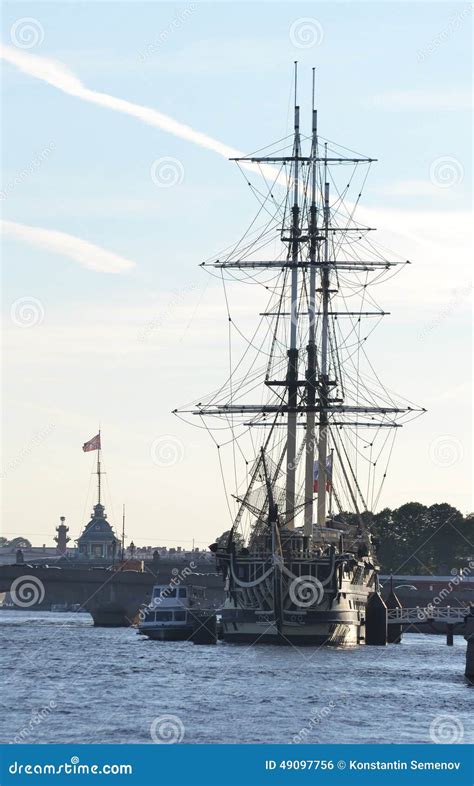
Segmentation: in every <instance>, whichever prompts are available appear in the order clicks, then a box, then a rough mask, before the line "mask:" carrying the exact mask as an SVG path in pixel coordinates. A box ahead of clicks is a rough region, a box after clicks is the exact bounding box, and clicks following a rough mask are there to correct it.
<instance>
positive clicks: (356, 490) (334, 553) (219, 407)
mask: <svg viewBox="0 0 474 786" xmlns="http://www.w3.org/2000/svg"><path fill="white" fill-rule="evenodd" d="M296 88H297V71H296V65H295V106H294V127H293V130H292V133H291V134H290V136H289V137H287V138H285V139H284V140H279V142H278V143H275V145H274V146H270V147H269V148H265V150H264V151H263V152H264V155H262V154H261V153H260V151H258V152H257V153H254V154H251V155H247V156H242V157H239V158H236V159H233V160H235V161H237V163H238V165H239V168H241V169H242V170H245V173H244V172H243V174H244V177H245V179H246V180H247V181H248V185H249V186H250V187H251V188H252V190H253V192H254V194H255V195H256V197H257V199H258V201H259V211H258V217H257V219H256V220H255V221H254V222H253V223H252V225H251V227H250V229H249V230H248V231H247V232H246V233H245V234H244V236H243V238H242V240H241V241H240V242H239V243H238V244H237V245H235V246H233V247H232V248H231V249H230V250H228V251H227V252H226V253H225V254H223V255H221V257H220V258H219V259H217V260H214V261H212V262H210V263H204V266H205V267H207V268H209V269H210V270H211V272H212V269H214V270H216V271H217V272H215V273H214V275H218V276H219V278H220V279H221V281H222V285H223V287H224V294H225V302H226V305H227V309H228V326H229V350H230V353H231V359H233V358H235V357H236V351H235V347H234V346H233V345H232V335H233V336H235V337H237V339H239V341H240V342H241V343H243V350H242V353H241V355H240V358H239V360H238V362H237V363H236V364H234V365H233V367H232V368H231V370H230V373H229V377H228V379H227V380H226V382H225V383H224V384H223V385H222V387H220V388H219V389H218V390H217V391H215V392H214V393H213V394H212V395H210V396H208V397H207V398H206V399H201V400H200V401H199V402H198V403H193V405H191V407H190V408H188V407H186V408H183V409H181V410H176V413H177V414H180V413H193V414H194V415H197V416H198V417H199V418H200V420H201V423H202V424H204V425H205V426H206V428H208V429H209V432H210V434H211V436H212V438H213V439H214V442H215V444H216V445H217V448H218V452H219V461H220V463H221V469H222V470H223V473H224V468H223V462H222V454H223V448H224V446H225V445H227V446H230V448H231V455H232V460H233V461H234V465H235V472H232V473H231V475H232V476H233V478H234V479H235V493H234V495H233V496H234V504H235V510H234V511H233V516H234V518H233V523H232V526H231V528H230V530H229V531H228V532H227V533H226V535H225V536H224V537H221V538H220V539H219V540H218V541H217V542H216V543H214V544H213V545H212V546H211V547H210V548H211V550H212V551H213V552H214V553H215V556H216V559H217V564H218V567H219V569H220V570H221V571H222V573H223V576H224V580H225V590H226V601H225V605H224V607H223V609H222V625H223V638H224V640H225V641H228V642H250V643H256V642H274V643H283V644H284V643H288V644H312V645H319V644H337V645H355V644H358V643H363V642H364V640H365V625H366V610H367V604H368V601H369V599H370V597H371V596H372V595H373V594H374V593H377V592H378V579H377V573H378V567H377V558H376V554H375V549H374V543H373V541H372V537H371V534H370V532H369V531H368V529H367V527H366V525H365V517H364V511H367V510H368V509H369V505H370V504H371V503H372V505H374V504H375V505H376V503H377V502H378V497H379V495H380V491H381V485H380V487H379V486H378V485H377V484H378V481H377V483H376V480H375V478H376V474H377V473H378V471H379V469H380V468H382V483H383V480H384V479H385V476H386V472H387V465H386V464H385V463H384V461H385V459H384V456H386V454H387V451H388V453H390V454H391V450H392V448H393V439H394V437H395V434H396V433H397V430H398V428H399V427H400V426H401V425H402V421H403V420H404V419H406V418H407V416H408V417H411V416H415V415H417V414H418V413H419V412H421V411H422V410H420V409H417V408H416V407H414V406H411V405H408V404H406V403H405V402H403V404H400V403H399V402H398V401H395V399H394V395H393V394H392V393H391V392H389V391H387V390H386V389H385V388H384V387H383V385H382V383H381V382H380V379H379V377H378V376H377V374H376V373H375V371H374V369H373V366H372V364H371V363H370V361H369V360H368V358H367V356H366V352H365V340H366V338H367V336H366V335H365V333H364V332H363V328H362V325H363V321H364V318H365V317H367V319H374V318H375V321H376V322H378V321H379V320H380V319H381V318H382V317H383V316H384V313H385V312H383V311H382V310H381V309H380V307H378V306H377V304H376V301H375V298H374V296H373V295H372V294H371V292H370V283H371V281H370V280H371V278H372V279H374V282H375V283H376V284H379V283H380V282H381V280H383V279H384V278H387V277H389V276H391V275H392V274H393V272H394V271H393V268H394V266H396V265H399V266H402V265H403V264H404V263H405V260H403V261H402V260H398V261H397V260H387V259H386V258H385V253H384V252H383V251H382V250H381V249H380V248H379V247H378V246H377V245H376V244H375V243H373V242H372V240H371V235H370V234H369V233H370V231H371V228H370V227H367V226H365V224H364V223H361V222H360V221H359V220H358V218H357V216H358V213H357V208H358V205H359V199H360V196H361V192H362V187H361V186H360V185H358V184H357V183H358V181H357V178H358V177H359V178H360V177H362V181H363V182H362V186H363V184H365V180H366V177H367V173H368V168H370V165H371V163H372V162H373V161H374V160H375V159H372V158H367V157H365V156H362V155H360V154H357V153H355V152H354V151H351V150H349V149H347V148H342V147H341V146H339V145H336V144H335V143H333V142H331V141H329V140H326V139H323V138H322V137H321V136H320V135H319V133H318V112H317V109H316V108H315V75H314V69H313V90H312V96H313V99H312V113H311V118H312V123H311V133H310V134H309V135H308V136H304V135H303V134H302V133H301V131H300V108H299V106H298V105H297V99H296V95H297V90H296ZM305 148H306V150H305ZM344 168H345V169H344ZM249 170H250V171H252V170H253V171H254V173H256V175H257V176H258V177H259V178H260V180H259V181H258V183H257V185H256V186H255V185H253V184H252V183H251V182H250V181H249V178H248V175H247V171H249ZM341 170H342V171H343V172H344V175H343V177H344V180H343V182H342V186H341V185H340V178H339V177H338V176H337V175H336V174H335V173H336V172H337V171H339V172H340V171H341ZM348 170H349V173H350V174H349V175H348V176H347V175H346V174H345V173H346V172H347V171H348ZM361 173H362V174H361ZM354 187H355V196H354V198H353V199H352V200H351V198H350V197H351V189H352V190H353V189H354ZM262 218H264V219H265V220H264V222H263V223H262V224H258V221H259V220H261V219H262ZM236 279H237V280H239V282H242V283H246V284H252V285H255V284H257V285H261V287H262V288H263V290H264V291H265V292H266V294H267V308H266V310H265V311H264V312H262V313H261V315H260V322H259V326H258V328H257V330H256V331H255V332H252V333H251V334H250V335H246V334H245V332H244V331H243V330H242V329H240V328H239V327H238V326H237V325H236V322H235V319H234V318H233V316H232V313H231V307H230V305H229V303H230V297H229V290H230V285H231V283H233V282H234V281H235V280H236ZM254 289H255V287H254ZM240 310H242V304H240ZM232 331H233V334H232ZM259 360H260V363H261V362H262V361H263V366H262V365H259V364H258V361H259ZM364 369H366V370H367V372H368V373H366V371H365V370H364ZM259 389H260V390H261V391H262V394H261V396H258V398H257V403H255V398H253V397H254V396H256V395H257V393H258V390H259ZM215 418H217V419H218V420H219V421H220V422H219V425H218V426H217V427H216V428H217V430H216V431H214V430H213V424H214V423H215V420H214V419H215ZM209 423H210V425H209ZM226 431H227V437H223V436H222V435H223V434H225V433H226ZM391 433H393V439H390V434H391ZM214 434H217V436H214ZM239 462H241V464H242V466H243V480H239V477H238V471H237V470H238V464H239ZM377 490H378V491H377ZM347 510H352V515H350V516H349V515H347V514H346V513H345V512H344V511H347Z"/></svg>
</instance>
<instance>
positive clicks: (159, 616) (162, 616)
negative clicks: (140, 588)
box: [155, 611, 173, 622]
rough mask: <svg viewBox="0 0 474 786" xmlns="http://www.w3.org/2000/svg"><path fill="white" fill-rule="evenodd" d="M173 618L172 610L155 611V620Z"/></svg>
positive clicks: (161, 620) (160, 620) (163, 620)
mask: <svg viewBox="0 0 474 786" xmlns="http://www.w3.org/2000/svg"><path fill="white" fill-rule="evenodd" d="M172 619H173V612H171V611H157V612H156V613H155V622H171V620H172Z"/></svg>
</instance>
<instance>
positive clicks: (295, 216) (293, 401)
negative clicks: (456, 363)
mask: <svg viewBox="0 0 474 786" xmlns="http://www.w3.org/2000/svg"><path fill="white" fill-rule="evenodd" d="M297 80H298V63H297V62H296V61H295V113H294V143H293V207H292V224H291V235H290V238H291V240H290V245H291V263H292V264H291V328H290V347H289V349H288V375H287V379H288V426H287V448H286V459H287V464H286V467H287V469H286V524H287V526H288V527H289V529H294V526H295V521H294V519H295V514H294V509H295V483H296V465H295V462H296V429H297V417H298V415H297V406H298V344H297V342H298V262H299V259H298V257H299V247H300V208H299V189H300V185H299V157H300V155H301V149H300V108H299V106H297V104H296V100H297V87H298V83H297Z"/></svg>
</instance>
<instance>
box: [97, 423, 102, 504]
mask: <svg viewBox="0 0 474 786" xmlns="http://www.w3.org/2000/svg"><path fill="white" fill-rule="evenodd" d="M100 490H101V489H100V429H99V448H98V449H97V491H98V503H99V505H100V504H101V502H100V496H101V495H100Z"/></svg>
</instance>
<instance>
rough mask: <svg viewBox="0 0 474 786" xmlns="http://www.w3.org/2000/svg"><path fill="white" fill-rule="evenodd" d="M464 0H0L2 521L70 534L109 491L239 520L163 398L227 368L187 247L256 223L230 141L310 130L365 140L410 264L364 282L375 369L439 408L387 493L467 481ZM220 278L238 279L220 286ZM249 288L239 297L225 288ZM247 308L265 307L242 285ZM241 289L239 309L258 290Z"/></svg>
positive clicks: (205, 248)
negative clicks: (92, 448)
mask: <svg viewBox="0 0 474 786" xmlns="http://www.w3.org/2000/svg"><path fill="white" fill-rule="evenodd" d="M471 29H472V8H471V6H470V5H468V4H457V3H448V2H436V3H429V2H427V3H412V2H410V3H398V2H377V3H370V2H351V3H339V2H331V3H324V2H323V3H299V2H291V3H285V2H280V3H271V2H266V3H252V4H251V5H250V4H249V3H246V2H241V3H227V2H219V3H211V2H208V3H201V2H194V3H193V2H190V3H183V4H175V3H166V2H145V3H141V2H135V1H134V2H120V3H119V2H114V1H113V0H110V1H108V2H100V1H99V0H98V1H97V2H90V3H88V2H84V3H79V2H61V3H59V2H50V3H43V2H34V3H23V2H10V3H5V4H4V5H3V16H2V58H3V59H2V77H1V78H2V93H3V99H2V100H3V106H2V110H3V111H2V124H1V130H2V184H1V187H0V202H1V209H2V229H3V242H2V270H3V281H2V284H3V286H2V304H3V328H4V345H3V356H2V378H3V386H2V394H3V410H2V411H3V429H2V486H3V495H2V499H3V502H2V507H3V516H2V519H3V534H4V535H5V536H6V537H13V536H14V535H20V534H21V535H24V536H26V537H28V538H29V539H30V540H32V541H33V542H34V543H35V544H39V545H41V544H43V543H46V544H47V545H52V537H53V535H54V534H55V533H54V529H55V527H56V526H57V524H58V523H59V517H60V516H62V515H64V516H66V522H67V524H68V525H69V527H70V533H69V534H70V536H71V537H72V538H77V537H78V536H79V534H80V532H81V530H82V528H83V526H84V524H85V523H86V521H87V520H88V515H89V513H90V509H91V506H92V504H93V502H94V494H95V490H94V477H93V475H92V474H91V473H92V471H93V468H94V467H93V464H94V454H93V453H87V454H84V453H83V452H82V450H81V446H82V444H83V442H85V441H86V440H88V439H90V438H91V437H92V436H94V434H95V433H96V432H97V430H98V428H99V426H100V428H101V433H102V438H103V462H104V468H105V470H106V473H107V474H106V476H105V503H106V506H107V512H108V516H109V519H110V521H111V522H112V523H113V524H114V525H115V526H116V528H118V529H120V526H121V524H120V517H121V510H122V504H123V503H125V504H126V510H127V526H126V531H127V536H128V540H130V539H131V538H133V540H134V542H135V543H136V544H138V545H156V544H163V545H174V544H178V545H183V546H189V545H190V544H191V543H192V541H193V540H194V542H195V544H196V545H199V546H206V545H207V544H208V543H210V542H212V540H214V539H215V537H216V535H218V534H219V533H220V532H222V531H223V530H225V529H228V527H229V523H230V519H229V512H228V509H227V505H226V500H225V495H224V491H223V487H222V483H221V478H220V472H219V466H218V462H217V457H216V450H215V447H214V445H213V444H212V442H211V441H210V440H209V437H208V435H207V434H206V433H205V432H204V431H202V430H199V429H193V428H191V427H189V426H186V425H185V424H183V423H181V422H179V421H178V420H177V419H176V418H175V417H174V416H173V415H172V414H171V411H172V410H173V409H174V408H175V407H178V406H180V405H181V404H183V403H186V402H188V401H190V400H193V399H197V398H198V397H199V396H200V395H201V394H204V393H206V392H208V391H210V390H213V389H214V388H217V387H218V386H219V384H220V383H221V382H222V381H223V380H224V378H225V376H226V372H227V362H228V361H227V356H226V342H225V320H226V312H225V308H224V302H223V298H222V289H221V288H220V287H219V286H218V285H217V284H216V282H215V281H214V279H210V278H209V277H208V276H207V275H206V273H205V272H203V271H202V270H200V268H199V265H200V263H201V262H202V261H203V260H205V259H209V258H212V257H213V256H215V255H216V254H218V252H219V251H220V249H222V248H225V247H227V246H229V245H230V244H231V243H232V242H234V241H235V240H236V239H237V238H238V237H239V236H240V234H241V233H242V231H243V230H244V229H245V228H246V226H247V225H248V223H249V222H250V221H251V220H252V218H253V216H254V214H255V202H254V201H253V200H252V198H251V196H250V194H249V192H248V189H246V186H245V182H244V180H243V179H242V176H241V174H240V173H239V172H238V170H237V169H236V166H235V164H233V163H232V162H229V161H228V160H227V158H228V157H230V156H232V155H235V153H236V151H251V150H256V149H259V148H261V147H263V146H264V145H267V144H269V143H271V142H273V141H275V140H278V139H280V138H281V137H283V136H285V135H286V134H288V133H289V130H290V127H291V116H290V115H291V113H290V110H291V98H292V97H291V84H292V66H293V61H294V60H296V59H297V60H298V61H299V69H300V71H299V72H300V95H301V104H302V107H303V108H302V122H303V123H306V124H307V126H308V130H309V122H310V119H309V113H308V112H307V111H306V114H305V109H304V106H305V101H306V105H307V106H309V99H310V80H311V67H312V66H315V67H316V69H317V85H316V94H317V105H318V110H319V126H320V131H321V133H322V134H323V136H325V137H327V138H330V139H332V140H335V141H336V142H338V143H340V144H342V145H346V146H347V147H350V148H352V149H354V150H357V151H360V152H361V153H363V154H365V155H369V156H371V157H374V158H377V159H378V163H377V164H376V165H374V166H373V167H372V168H371V171H370V179H369V181H368V183H367V185H366V189H365V193H364V201H363V206H362V208H361V210H362V213H361V216H363V218H364V220H367V223H368V224H369V225H370V226H377V227H378V232H377V240H378V241H379V242H381V243H383V244H384V245H385V246H386V247H387V248H388V249H390V250H393V252H394V254H397V255H401V256H402V257H404V258H406V259H410V260H411V261H412V263H413V264H412V265H411V266H410V267H409V268H406V269H405V270H404V272H403V274H402V275H401V276H398V277H397V279H396V280H395V281H394V282H388V283H387V284H386V285H385V286H384V287H383V291H380V292H378V293H377V296H378V301H379V302H380V303H381V305H382V306H383V308H384V309H385V310H386V311H389V312H390V313H391V316H390V317H387V319H386V320H384V322H383V324H382V325H381V327H380V328H379V329H378V330H377V331H376V333H374V334H373V336H371V339H370V342H369V346H368V347H367V349H368V351H370V354H371V357H373V358H375V359H376V360H377V370H378V372H380V374H381V376H382V377H383V379H384V381H385V382H386V384H387V385H388V387H391V388H393V389H395V390H397V391H400V392H401V393H402V394H403V395H405V396H406V397H407V398H409V399H410V400H412V401H415V402H417V403H418V404H420V405H421V406H424V407H426V408H427V410H428V412H427V414H426V415H424V416H423V417H422V418H420V419H418V420H416V421H415V422H414V423H412V424H410V425H409V426H407V427H406V428H405V429H403V433H402V434H401V435H400V436H399V437H398V440H397V447H396V453H395V455H394V456H393V460H392V467H391V472H390V474H389V476H388V478H387V481H386V484H385V487H384V493H383V496H382V498H381V501H380V507H383V506H385V505H387V506H390V507H396V506H398V505H400V504H403V503H404V502H407V501H413V500H415V501H419V502H422V503H424V504H432V503H434V502H449V503H451V504H453V505H455V506H456V507H458V508H459V509H460V510H462V511H463V512H464V513H467V512H469V511H471V510H472V498H471V434H472V431H471V408H472V399H471V387H470V385H471V355H472V344H471V342H472V338H471V320H472V311H471V296H472V283H471V266H470V258H471V255H472V249H471V236H470V193H469V192H470V188H469V186H470V183H471V153H470V141H471V136H472V125H471V114H470V111H471V87H472V86H471V82H470V73H471V48H470V47H471V43H470V36H471ZM233 294H234V293H233ZM239 297H240V300H239ZM235 298H236V301H235V302H236V303H237V308H238V310H239V313H240V314H241V315H242V318H243V319H244V320H245V324H246V325H247V324H248V325H249V326H250V325H251V324H252V319H253V316H254V313H255V311H256V310H258V304H257V303H255V304H254V303H246V302H245V300H243V299H242V297H241V296H240V295H239V293H238V292H236V293H235ZM251 309H252V310H251Z"/></svg>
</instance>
